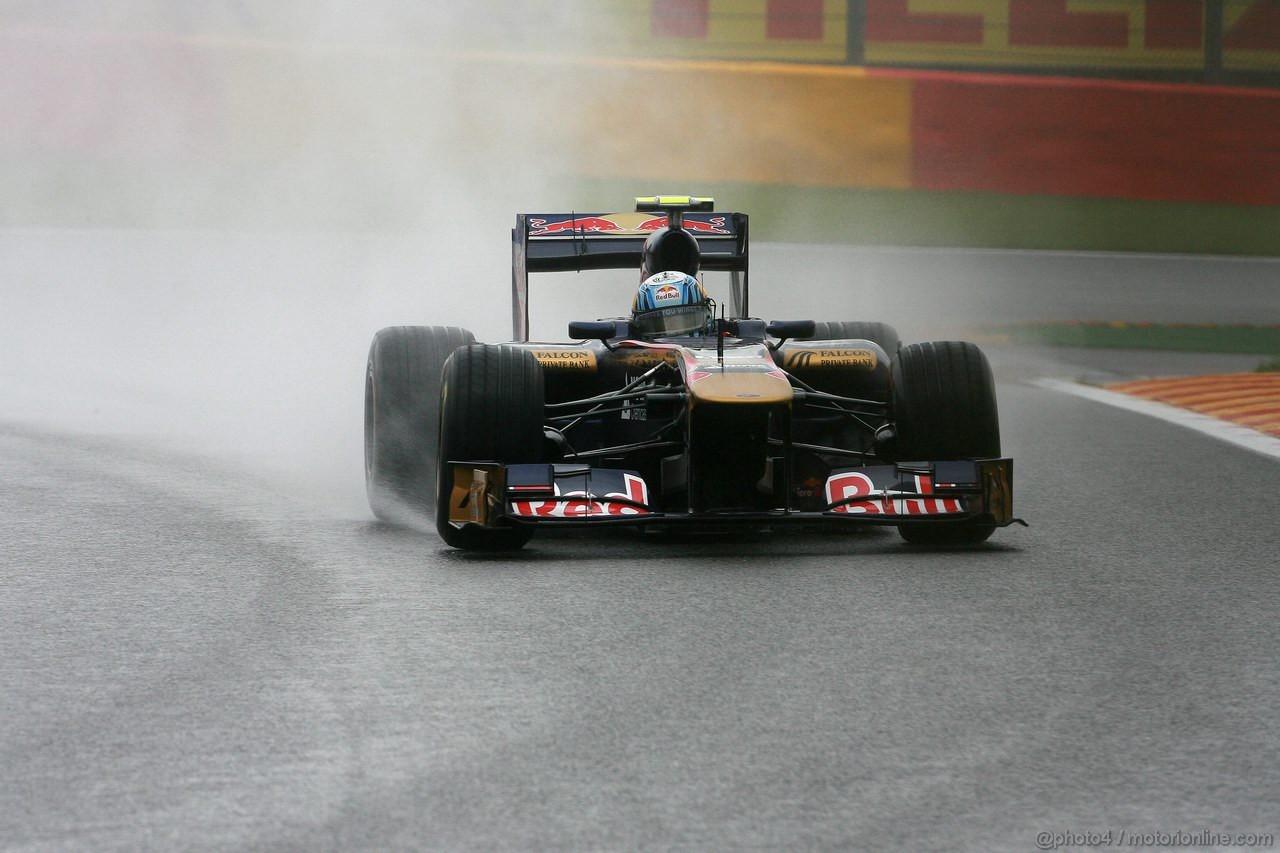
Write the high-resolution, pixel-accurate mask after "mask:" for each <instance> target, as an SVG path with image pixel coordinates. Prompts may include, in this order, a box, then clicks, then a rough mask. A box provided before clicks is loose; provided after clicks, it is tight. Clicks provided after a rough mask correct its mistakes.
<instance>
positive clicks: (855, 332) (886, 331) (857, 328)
mask: <svg viewBox="0 0 1280 853" xmlns="http://www.w3.org/2000/svg"><path fill="white" fill-rule="evenodd" d="M841 338H859V339H861V340H864V341H871V342H872V343H876V344H879V345H880V348H881V349H882V350H884V351H885V353H887V354H888V356H889V358H893V354H894V353H896V352H897V351H898V347H900V346H902V338H901V337H899V335H898V330H897V329H895V328H894V327H893V326H890V325H889V324H888V323H868V322H862V321H859V320H849V321H843V322H841V321H826V320H819V321H817V322H815V323H814V324H813V337H811V338H806V339H805V340H812V341H835V340H840V339H841Z"/></svg>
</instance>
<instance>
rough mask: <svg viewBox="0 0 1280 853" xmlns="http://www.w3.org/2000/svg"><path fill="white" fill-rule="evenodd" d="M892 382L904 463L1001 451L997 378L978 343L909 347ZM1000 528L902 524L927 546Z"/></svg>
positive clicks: (982, 536) (972, 539)
mask: <svg viewBox="0 0 1280 853" xmlns="http://www.w3.org/2000/svg"><path fill="white" fill-rule="evenodd" d="M890 383H891V392H890V400H891V409H892V413H893V418H894V426H895V429H896V431H897V440H896V451H895V456H896V457H897V459H898V460H899V461H903V462H921V461H939V460H950V459H968V458H983V457H993V456H999V455H1000V418H999V413H998V411H997V409H996V389H995V380H994V379H993V378H992V375H991V365H990V364H989V363H988V362H987V357H986V356H985V355H983V354H982V350H980V349H978V347H977V346H975V345H974V344H970V343H962V342H959V341H942V342H936V343H923V344H911V345H909V346H905V347H903V348H902V349H900V350H899V351H898V357H897V358H896V359H895V360H894V362H893V368H892V371H891V373H890ZM994 530H995V526H994V525H991V524H981V523H975V522H971V521H965V522H956V523H942V524H931V525H928V526H925V525H920V526H911V525H905V524H904V525H901V526H899V527H898V532H899V533H900V534H901V535H902V538H903V539H905V540H907V541H908V542H914V543H926V544H966V543H976V542H982V541H984V540H986V539H987V538H988V537H989V536H990V535H991V533H992V531H994Z"/></svg>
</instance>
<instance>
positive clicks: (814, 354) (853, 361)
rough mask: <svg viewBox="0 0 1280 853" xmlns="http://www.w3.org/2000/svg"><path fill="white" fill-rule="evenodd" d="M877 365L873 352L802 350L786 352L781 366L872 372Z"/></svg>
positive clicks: (865, 350) (796, 368)
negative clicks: (837, 368)
mask: <svg viewBox="0 0 1280 853" xmlns="http://www.w3.org/2000/svg"><path fill="white" fill-rule="evenodd" d="M878 363H879V360H878V359H877V358H876V353H875V350H869V349H802V350H792V351H791V352H788V353H787V355H786V359H785V360H784V361H783V365H782V366H783V367H785V368H786V369H787V370H814V369H821V368H824V367H857V368H860V369H862V370H874V369H875V367H876V364H878Z"/></svg>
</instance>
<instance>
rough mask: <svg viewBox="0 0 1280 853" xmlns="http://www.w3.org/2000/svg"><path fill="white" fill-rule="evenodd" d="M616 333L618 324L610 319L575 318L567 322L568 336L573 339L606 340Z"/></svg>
mask: <svg viewBox="0 0 1280 853" xmlns="http://www.w3.org/2000/svg"><path fill="white" fill-rule="evenodd" d="M617 334H618V324H617V323H615V322H613V321H612V320H595V321H587V320H575V321H574V322H572V323H570V324H569V337H570V338H572V339H574V340H575V341H576V340H588V341H607V340H609V338H612V337H614V336H616V335H617Z"/></svg>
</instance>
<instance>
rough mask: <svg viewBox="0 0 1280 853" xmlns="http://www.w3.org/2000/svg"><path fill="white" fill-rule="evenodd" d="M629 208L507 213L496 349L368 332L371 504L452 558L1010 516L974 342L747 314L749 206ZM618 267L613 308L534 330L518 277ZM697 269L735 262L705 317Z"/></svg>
mask: <svg viewBox="0 0 1280 853" xmlns="http://www.w3.org/2000/svg"><path fill="white" fill-rule="evenodd" d="M636 201H637V204H636V212H635V213H621V214H599V215H595V214H577V215H574V214H563V215H533V214H521V215H519V216H517V217H516V226H515V229H514V231H513V232H512V308H513V318H512V319H513V328H514V336H513V337H514V341H513V342H511V343H505V344H499V345H489V344H482V343H476V342H475V341H474V338H473V336H472V335H471V333H470V332H467V331H466V330H464V329H460V328H456V327H439V326H429V327H423V326H397V327H391V328H386V329H383V330H381V331H380V332H378V334H377V335H376V336H375V337H374V340H373V346H372V348H371V350H370V353H369V362H368V370H367V374H366V383H365V472H366V483H367V487H368V494H369V501H370V504H371V506H372V508H373V511H374V513H375V514H376V515H377V516H379V517H380V518H383V519H387V520H403V519H404V518H405V514H406V513H410V514H414V515H417V516H421V515H423V514H426V515H428V516H431V515H434V519H435V524H436V528H437V530H438V531H439V533H440V535H441V537H442V538H443V539H444V541H445V542H446V543H448V544H449V545H451V546H454V547H458V548H466V549H513V548H519V547H521V546H523V545H524V544H525V543H526V542H527V541H528V540H529V538H530V537H531V536H532V535H533V534H534V533H535V532H537V531H538V530H542V529H553V528H554V529H561V528H594V527H597V526H604V525H608V526H634V527H650V528H666V529H671V528H681V529H686V530H694V531H703V530H713V529H717V528H721V529H722V528H723V527H725V526H727V525H746V526H753V527H756V528H772V527H773V526H775V525H782V524H827V525H838V524H861V525H867V524H870V525H893V526H896V527H897V529H898V531H899V532H900V533H901V535H902V537H903V538H905V539H906V540H907V541H908V542H913V543H933V544H965V543H976V542H981V541H983V540H985V539H986V538H987V537H989V536H990V535H991V533H992V531H994V530H995V528H997V527H1004V526H1007V525H1009V524H1012V523H1014V522H1015V521H1020V520H1019V519H1015V518H1014V516H1013V492H1012V481H1013V466H1012V461H1011V460H1010V459H1006V458H1001V456H1000V428H999V423H998V419H997V413H996V398H995V388H994V383H993V380H992V375H991V368H990V366H989V365H988V363H987V359H986V357H985V356H984V355H983V354H982V352H981V351H980V350H979V349H978V348H977V347H976V346H975V345H973V344H971V343H961V342H955V341H948V342H937V343H921V344H911V345H909V346H902V345H901V344H900V342H899V340H898V335H897V333H896V332H895V331H894V330H893V328H892V327H891V326H888V325H886V324H884V323H878V322H821V323H819V322H815V321H813V320H774V321H772V322H766V321H765V320H761V319H757V318H755V317H752V316H751V313H750V309H749V304H748V288H747V271H748V263H747V261H748V232H747V216H746V215H745V214H741V213H719V212H715V211H714V210H713V204H712V201H711V200H710V199H697V198H689V197H666V196H660V197H653V198H643V199H637V200H636ZM617 268H630V269H633V270H636V269H638V270H639V271H640V277H641V282H642V284H641V286H640V289H639V291H638V292H637V294H636V296H635V302H634V304H633V311H632V313H631V315H630V316H627V317H622V318H616V319H608V320H596V321H575V322H570V323H569V327H568V337H569V338H570V340H569V341H566V342H559V343H531V342H529V340H528V338H529V319H528V316H529V315H528V296H529V274H530V273H538V272H550V271H572V270H578V271H582V270H599V269H617ZM708 270H710V271H724V272H727V273H729V282H730V285H729V294H728V298H727V300H726V303H727V304H726V305H725V306H723V307H721V308H720V309H719V310H718V311H717V309H716V306H715V304H714V303H713V302H712V301H711V300H710V299H708V298H707V296H706V293H705V291H704V290H703V285H702V282H701V281H700V280H699V278H698V276H699V275H700V274H701V273H703V272H704V271H708ZM726 308H727V310H725V309H726Z"/></svg>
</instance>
